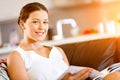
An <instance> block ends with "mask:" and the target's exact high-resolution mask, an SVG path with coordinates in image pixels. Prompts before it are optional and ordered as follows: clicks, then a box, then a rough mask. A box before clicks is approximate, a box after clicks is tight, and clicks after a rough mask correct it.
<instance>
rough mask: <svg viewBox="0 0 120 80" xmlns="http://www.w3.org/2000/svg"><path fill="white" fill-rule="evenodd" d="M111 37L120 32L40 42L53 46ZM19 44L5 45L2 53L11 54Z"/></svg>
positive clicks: (1, 49)
mask: <svg viewBox="0 0 120 80" xmlns="http://www.w3.org/2000/svg"><path fill="white" fill-rule="evenodd" d="M110 37H120V34H100V35H98V34H90V35H81V36H79V37H72V38H64V39H61V40H51V41H43V42H42V43H40V44H41V45H47V46H53V45H61V44H68V43H75V42H83V41H89V40H95V39H101V38H110ZM16 47H17V46H14V47H4V48H0V54H9V53H10V52H11V51H13V50H14V49H15V48H16Z"/></svg>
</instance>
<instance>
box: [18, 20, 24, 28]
mask: <svg viewBox="0 0 120 80" xmlns="http://www.w3.org/2000/svg"><path fill="white" fill-rule="evenodd" d="M19 25H20V28H21V29H22V30H24V29H25V26H24V22H23V21H20V22H19Z"/></svg>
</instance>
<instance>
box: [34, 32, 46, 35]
mask: <svg viewBox="0 0 120 80" xmlns="http://www.w3.org/2000/svg"><path fill="white" fill-rule="evenodd" d="M35 33H36V34H37V35H39V36H42V35H44V32H35Z"/></svg>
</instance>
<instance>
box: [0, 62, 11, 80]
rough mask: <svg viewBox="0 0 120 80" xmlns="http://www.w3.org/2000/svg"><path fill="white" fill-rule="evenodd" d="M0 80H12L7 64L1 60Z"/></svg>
mask: <svg viewBox="0 0 120 80" xmlns="http://www.w3.org/2000/svg"><path fill="white" fill-rule="evenodd" d="M0 80H10V79H9V76H8V73H7V65H6V63H5V62H2V61H0Z"/></svg>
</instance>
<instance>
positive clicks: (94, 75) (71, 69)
mask: <svg viewBox="0 0 120 80" xmlns="http://www.w3.org/2000/svg"><path fill="white" fill-rule="evenodd" d="M84 68H85V67H81V66H73V65H71V66H69V68H68V69H67V70H66V71H65V72H64V73H63V75H61V77H60V78H59V80H61V79H62V78H63V77H64V76H65V74H67V73H68V72H70V73H72V74H75V73H77V72H79V71H80V70H82V69H84ZM103 75H104V74H103V73H101V72H99V71H97V70H95V69H93V71H92V73H91V74H90V76H89V77H90V78H91V79H94V78H97V77H102V76H103Z"/></svg>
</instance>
